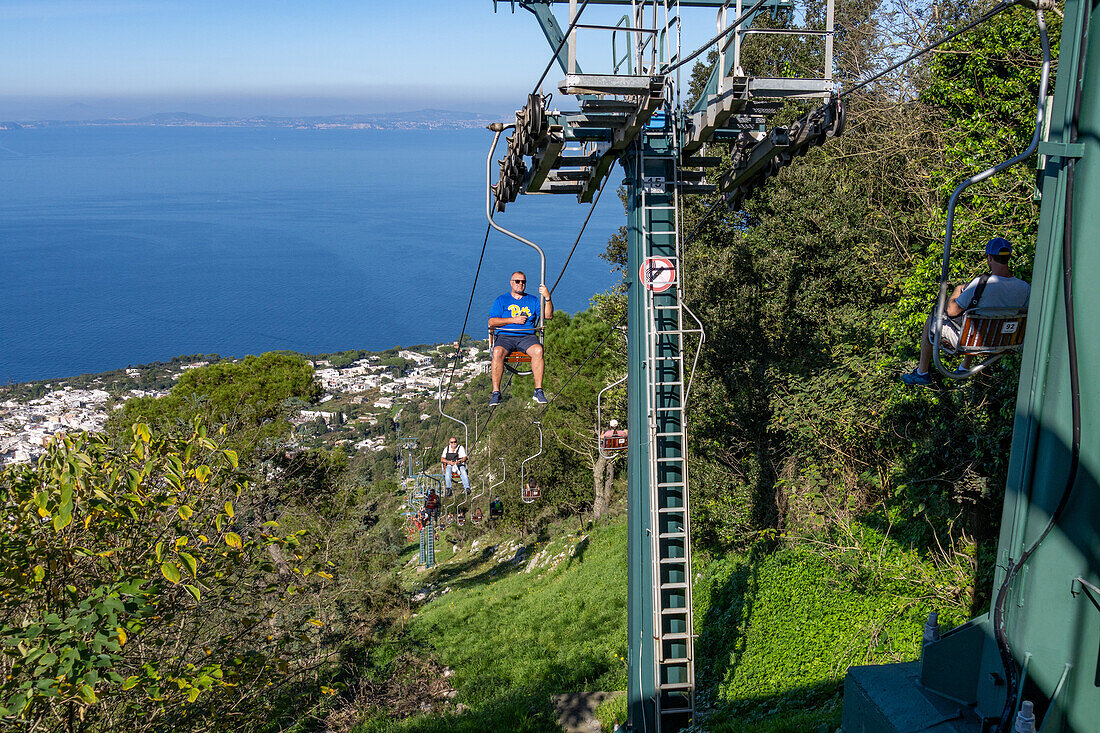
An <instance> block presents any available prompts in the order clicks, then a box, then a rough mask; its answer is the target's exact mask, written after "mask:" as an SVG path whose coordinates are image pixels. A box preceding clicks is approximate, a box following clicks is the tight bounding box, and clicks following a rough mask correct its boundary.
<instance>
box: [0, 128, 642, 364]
mask: <svg viewBox="0 0 1100 733" xmlns="http://www.w3.org/2000/svg"><path fill="white" fill-rule="evenodd" d="M491 140H492V134H491V133H489V132H488V131H486V130H432V131H428V130H410V131H378V130H290V129H271V128H268V129H264V128H193V127H69V128H52V129H51V128H46V129H31V130H10V131H0V344H2V346H0V384H3V383H8V382H21V381H29V380H36V379H48V378H54V377H63V376H72V375H76V374H82V373H86V372H100V371H106V370H110V369H117V368H120V367H125V366H127V365H129V364H141V363H146V362H150V361H159V360H166V359H169V358H171V357H173V356H176V355H179V354H196V353H206V354H209V353H218V354H221V355H223V356H227V355H233V356H243V355H245V354H258V353H261V352H263V351H268V350H272V349H292V350H294V351H300V352H306V353H321V352H331V351H339V350H344V349H352V348H365V349H372V350H381V349H386V348H390V347H393V346H397V345H410V344H418V343H435V342H440V341H448V340H453V339H455V338H457V336H458V334H459V329H460V327H461V325H462V318H463V314H464V313H465V309H466V304H467V301H468V299H469V297H470V286H471V284H472V282H473V278H474V273H475V271H476V270H477V264H478V255H479V253H480V251H481V246H482V241H483V238H484V235H485V229H486V220H485V213H484V212H485V194H484V191H485V157H486V155H487V153H488V147H489V144H490V142H491ZM502 144H503V139H502ZM501 154H502V148H498V154H497V156H496V157H500V155H501ZM493 169H494V175H495V171H496V163H495V162H494V164H493ZM612 176H613V178H612V181H611V185H614V184H615V183H616V181H615V178H616V177H618V176H619V173H618V172H613V174H612ZM611 193H612V192H610V191H609V192H608V194H611ZM587 211H588V204H578V203H577V201H576V198H575V197H574V196H569V195H562V196H525V197H521V198H520V199H518V200H517V201H516V203H514V204H511V205H509V207H508V210H507V211H506V212H505V213H504V214H500V215H498V217H497V221H498V222H500V223H501V224H503V225H504V226H506V227H508V228H511V229H514V230H516V231H517V232H518V233H520V234H522V235H524V236H526V237H527V238H528V239H532V240H533V241H535V242H538V243H539V244H540V245H542V246H543V248H544V249H545V250H546V252H547V277H548V279H549V280H550V283H551V284H552V283H553V281H554V279H556V277H557V274H558V272H559V271H560V269H561V267H562V265H563V264H564V261H565V257H566V255H567V254H568V253H569V249H570V248H571V246H572V244H573V240H574V238H575V237H576V235H577V232H578V231H579V229H580V226H581V223H582V222H583V220H584V217H585V215H586V213H587ZM624 221H625V217H624V214H623V210H622V206H621V205H620V203H619V201H618V197H616V196H614V195H607V196H604V197H603V199H602V201H601V202H600V203H599V205H598V206H597V210H596V212H595V214H594V215H593V217H592V221H591V222H589V225H588V227H587V229H586V230H585V234H584V237H583V238H582V240H581V243H580V246H579V247H578V249H577V253H576V254H575V255H574V257H573V260H572V262H571V263H570V265H569V268H568V270H567V271H566V273H565V277H564V278H563V279H562V281H561V285H560V286H559V287H558V289H557V290H555V293H554V302H555V305H556V306H557V307H558V308H562V309H565V310H569V311H577V310H582V309H584V308H585V307H587V305H588V300H589V298H590V297H591V295H592V294H594V293H596V292H599V291H601V290H604V289H606V288H607V287H609V286H610V285H611V283H612V280H613V278H612V276H611V274H610V272H609V265H608V263H606V262H604V261H603V260H601V259H599V258H598V254H599V253H601V252H603V250H604V246H605V244H606V242H607V239H608V237H609V236H610V235H611V234H612V233H613V232H614V231H615V230H616V229H617V228H618V227H619V226H620V225H621V224H623V223H624ZM514 269H522V270H525V271H526V272H527V273H528V275H529V279H530V280H531V282H532V283H534V282H535V281H537V276H538V257H537V255H535V253H534V251H533V250H531V249H530V248H528V247H525V246H523V245H520V244H518V243H516V242H514V241H512V240H509V239H508V238H506V237H504V236H503V235H501V234H498V233H496V232H493V233H492V234H491V235H490V237H489V243H488V248H487V251H486V255H485V262H484V264H483V265H482V268H481V274H480V278H479V282H478V286H477V290H476V292H475V293H474V299H473V308H472V311H471V316H470V325H468V326H467V329H466V331H467V333H469V334H471V335H473V336H475V337H479V338H480V337H482V336H483V334H484V331H485V319H486V314H487V312H488V308H489V304H490V303H491V301H492V300H493V298H495V297H496V296H497V295H499V294H500V293H503V292H505V291H506V290H507V289H508V276H509V274H510V273H511V272H512V270H514Z"/></svg>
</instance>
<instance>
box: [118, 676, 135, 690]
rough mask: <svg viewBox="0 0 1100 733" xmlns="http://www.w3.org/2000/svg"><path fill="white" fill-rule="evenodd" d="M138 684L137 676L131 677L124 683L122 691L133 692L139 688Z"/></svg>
mask: <svg viewBox="0 0 1100 733" xmlns="http://www.w3.org/2000/svg"><path fill="white" fill-rule="evenodd" d="M137 683H138V678H137V675H130V676H129V677H127V678H126V681H125V682H123V683H122V689H124V690H131V689H133V688H134V687H135V686H137Z"/></svg>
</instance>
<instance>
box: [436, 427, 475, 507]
mask: <svg viewBox="0 0 1100 733" xmlns="http://www.w3.org/2000/svg"><path fill="white" fill-rule="evenodd" d="M440 462H441V463H442V464H443V481H444V483H445V484H446V485H447V496H451V495H452V494H453V493H454V492H453V491H452V490H451V479H452V477H453V475H454V474H456V473H457V474H458V476H459V478H461V479H462V488H464V489H466V493H470V477H469V476H467V475H466V446H463V445H459V444H458V438H455V437H452V438H451V439H450V440H449V441H448V442H447V447H446V448H444V449H443V456H442V457H441V458H440Z"/></svg>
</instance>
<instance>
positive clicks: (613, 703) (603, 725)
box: [596, 695, 627, 733]
mask: <svg viewBox="0 0 1100 733" xmlns="http://www.w3.org/2000/svg"><path fill="white" fill-rule="evenodd" d="M626 709H627V705H626V695H616V696H614V697H612V698H609V699H607V700H604V701H603V702H602V703H600V704H599V705H597V706H596V720H598V721H600V729H601V730H602V731H604V733H611V731H614V730H615V726H616V725H622V724H624V723H626Z"/></svg>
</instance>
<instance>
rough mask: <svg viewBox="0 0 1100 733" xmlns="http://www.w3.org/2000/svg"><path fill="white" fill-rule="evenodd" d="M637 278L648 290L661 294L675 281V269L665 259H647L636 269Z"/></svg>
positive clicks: (668, 260)
mask: <svg viewBox="0 0 1100 733" xmlns="http://www.w3.org/2000/svg"><path fill="white" fill-rule="evenodd" d="M638 277H639V278H641V281H642V283H643V284H644V285H645V286H646V288H647V289H648V290H652V291H653V292H655V293H663V292H665V291H666V290H668V289H669V288H671V287H672V284H673V283H674V282H675V281H676V267H675V266H674V265H673V264H672V260H670V259H668V258H667V257H647V258H646V259H645V261H644V262H642V266H641V267H640V268H638Z"/></svg>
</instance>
